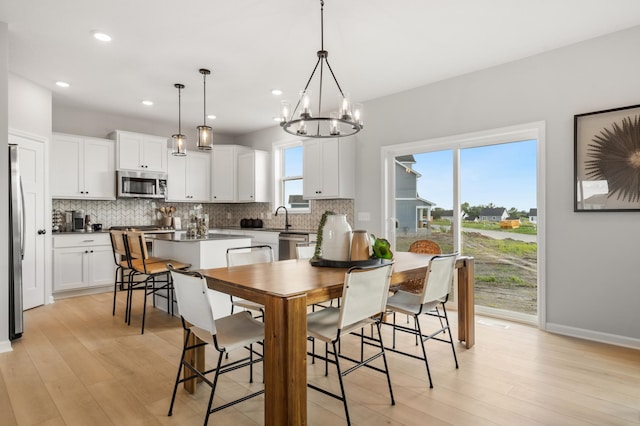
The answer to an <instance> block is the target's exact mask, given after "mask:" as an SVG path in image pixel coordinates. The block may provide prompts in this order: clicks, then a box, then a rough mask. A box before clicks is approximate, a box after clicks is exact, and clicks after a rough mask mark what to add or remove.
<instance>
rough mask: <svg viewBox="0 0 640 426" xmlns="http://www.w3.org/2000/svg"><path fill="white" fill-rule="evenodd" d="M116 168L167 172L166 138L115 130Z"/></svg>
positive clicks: (113, 135) (112, 135) (113, 134)
mask: <svg viewBox="0 0 640 426" xmlns="http://www.w3.org/2000/svg"><path fill="white" fill-rule="evenodd" d="M109 137H110V138H111V139H114V140H115V141H116V168H117V169H118V170H136V171H145V172H158V173H166V172H167V138H166V137H163V136H153V135H145V134H142V133H134V132H126V131H123V130H116V131H115V132H113V133H111V134H110V135H109Z"/></svg>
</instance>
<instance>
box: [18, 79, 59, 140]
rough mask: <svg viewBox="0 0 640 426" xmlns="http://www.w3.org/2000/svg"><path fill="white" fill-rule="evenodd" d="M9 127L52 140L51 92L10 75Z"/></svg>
mask: <svg viewBox="0 0 640 426" xmlns="http://www.w3.org/2000/svg"><path fill="white" fill-rule="evenodd" d="M9 127H10V128H12V129H17V130H22V131H23V132H28V133H32V134H34V135H38V136H42V137H44V138H47V139H48V140H51V90H48V89H45V88H43V87H41V86H38V85H36V84H34V83H32V82H31V81H29V80H25V79H24V78H22V77H20V76H17V75H15V74H9Z"/></svg>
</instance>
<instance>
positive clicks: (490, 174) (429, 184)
mask: <svg viewBox="0 0 640 426" xmlns="http://www.w3.org/2000/svg"><path fill="white" fill-rule="evenodd" d="M536 147H537V144H536V141H535V140H531V141H523V142H514V143H508V144H500V145H491V146H483V147H478V148H467V149H463V150H462V151H461V153H460V166H461V167H460V170H461V193H462V202H463V203H464V202H468V203H469V204H471V205H472V206H476V205H481V204H484V205H487V204H489V203H493V204H494V205H495V206H496V207H505V208H507V209H510V208H511V207H516V208H517V209H518V210H524V211H529V209H530V208H533V207H537V206H536ZM414 158H415V159H416V164H415V165H414V167H413V168H414V169H415V170H417V171H418V172H419V173H420V174H422V177H420V178H419V179H418V194H420V197H422V198H426V199H427V200H429V201H433V202H434V203H436V204H437V206H436V207H442V208H444V209H451V208H452V207H453V151H451V150H448V151H437V152H430V153H424V154H414Z"/></svg>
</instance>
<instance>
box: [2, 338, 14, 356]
mask: <svg viewBox="0 0 640 426" xmlns="http://www.w3.org/2000/svg"><path fill="white" fill-rule="evenodd" d="M12 351H13V348H12V347H11V341H10V340H4V341H2V342H0V354H1V353H3V352H12Z"/></svg>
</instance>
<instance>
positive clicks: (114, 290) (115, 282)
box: [111, 266, 124, 316]
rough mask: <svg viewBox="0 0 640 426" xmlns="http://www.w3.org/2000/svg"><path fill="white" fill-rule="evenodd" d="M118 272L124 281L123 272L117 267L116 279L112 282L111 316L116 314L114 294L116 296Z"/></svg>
mask: <svg viewBox="0 0 640 426" xmlns="http://www.w3.org/2000/svg"><path fill="white" fill-rule="evenodd" d="M118 272H120V273H121V275H122V279H124V271H123V270H122V267H120V266H118V267H117V268H116V278H115V280H114V281H113V313H112V314H111V315H112V316H114V315H115V314H116V294H118Z"/></svg>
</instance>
